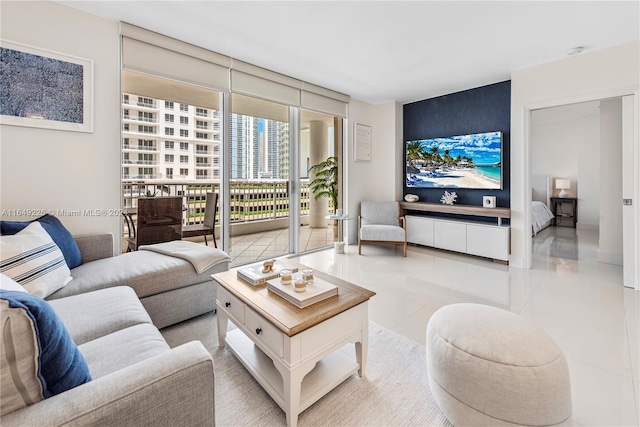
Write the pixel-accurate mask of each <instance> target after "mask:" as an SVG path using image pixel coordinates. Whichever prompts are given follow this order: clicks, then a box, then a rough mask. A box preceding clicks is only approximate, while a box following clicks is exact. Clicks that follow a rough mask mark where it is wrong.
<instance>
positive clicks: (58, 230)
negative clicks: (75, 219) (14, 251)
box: [0, 214, 82, 269]
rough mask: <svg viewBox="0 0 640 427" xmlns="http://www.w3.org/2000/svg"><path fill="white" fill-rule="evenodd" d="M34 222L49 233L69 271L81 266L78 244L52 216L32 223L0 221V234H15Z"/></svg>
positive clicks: (37, 219) (43, 217) (45, 216)
mask: <svg viewBox="0 0 640 427" xmlns="http://www.w3.org/2000/svg"><path fill="white" fill-rule="evenodd" d="M34 221H38V222H39V223H40V224H41V225H42V228H44V229H45V231H46V232H47V233H49V236H51V238H52V239H53V241H54V242H56V245H58V247H59V248H60V251H62V255H63V256H64V260H65V262H66V263H67V266H68V267H69V268H70V269H71V268H76V267H77V266H79V265H82V254H80V248H78V244H77V243H76V241H75V239H74V238H73V236H72V235H71V233H69V230H67V229H66V228H64V225H62V223H61V222H60V220H59V219H58V218H56V217H55V216H53V215H49V214H46V215H44V216H41V217H40V218H36V219H34V220H32V221H0V233H1V234H7V235H13V234H16V233H17V232H18V231H22V230H23V229H24V228H26V227H27V225H29V224H31V223H32V222H34Z"/></svg>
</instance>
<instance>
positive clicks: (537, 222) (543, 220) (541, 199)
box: [531, 175, 554, 236]
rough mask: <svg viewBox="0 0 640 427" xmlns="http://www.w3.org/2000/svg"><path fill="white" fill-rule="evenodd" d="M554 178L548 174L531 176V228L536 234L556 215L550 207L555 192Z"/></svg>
mask: <svg viewBox="0 0 640 427" xmlns="http://www.w3.org/2000/svg"><path fill="white" fill-rule="evenodd" d="M552 183H553V179H552V178H551V177H550V176H546V175H532V176H531V200H532V202H531V228H532V234H533V235H534V236H535V235H536V234H537V233H539V232H540V230H544V229H545V228H547V227H548V226H549V225H551V222H552V221H553V218H554V215H553V212H551V209H549V206H551V196H552V194H553V187H552Z"/></svg>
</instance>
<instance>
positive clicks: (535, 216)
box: [531, 200, 554, 236]
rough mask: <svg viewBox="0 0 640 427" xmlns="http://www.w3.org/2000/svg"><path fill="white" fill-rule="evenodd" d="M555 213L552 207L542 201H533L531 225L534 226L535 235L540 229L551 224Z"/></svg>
mask: <svg viewBox="0 0 640 427" xmlns="http://www.w3.org/2000/svg"><path fill="white" fill-rule="evenodd" d="M553 218H554V215H553V212H551V209H549V207H548V206H547V205H545V204H544V203H542V202H537V201H535V200H534V201H532V202H531V227H532V228H533V235H534V236H535V235H536V234H538V232H539V231H540V230H543V229H545V228H547V227H548V226H549V225H551V221H553Z"/></svg>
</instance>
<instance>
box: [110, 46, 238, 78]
mask: <svg viewBox="0 0 640 427" xmlns="http://www.w3.org/2000/svg"><path fill="white" fill-rule="evenodd" d="M122 67H123V68H124V69H125V70H131V71H138V72H143V73H146V74H151V75H155V76H159V77H164V78H168V79H172V80H178V81H182V82H185V83H191V84H195V85H198V86H204V87H208V88H212V89H221V90H225V89H227V90H228V88H229V69H228V68H225V67H223V66H221V65H218V64H213V63H211V62H207V61H204V60H202V59H200V58H195V57H193V56H189V55H184V54H182V53H179V52H175V51H172V50H168V49H165V48H163V47H159V46H155V45H152V44H149V43H145V42H142V41H139V40H135V39H130V38H128V37H123V38H122Z"/></svg>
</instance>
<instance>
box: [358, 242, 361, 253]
mask: <svg viewBox="0 0 640 427" xmlns="http://www.w3.org/2000/svg"><path fill="white" fill-rule="evenodd" d="M358 255H362V242H361V241H360V240H358Z"/></svg>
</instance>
